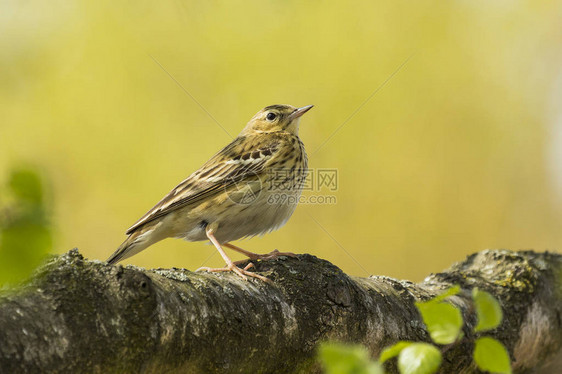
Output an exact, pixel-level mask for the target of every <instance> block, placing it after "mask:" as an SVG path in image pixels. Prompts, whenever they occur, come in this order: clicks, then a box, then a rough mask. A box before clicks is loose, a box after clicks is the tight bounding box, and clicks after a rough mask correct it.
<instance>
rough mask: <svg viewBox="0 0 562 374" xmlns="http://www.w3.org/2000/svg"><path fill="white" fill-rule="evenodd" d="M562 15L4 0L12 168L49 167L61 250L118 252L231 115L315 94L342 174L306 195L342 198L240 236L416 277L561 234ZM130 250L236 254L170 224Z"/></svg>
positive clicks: (499, 9) (2, 51)
mask: <svg viewBox="0 0 562 374" xmlns="http://www.w3.org/2000/svg"><path fill="white" fill-rule="evenodd" d="M561 19H562V3H561V2H556V1H543V2H531V1H518V2H508V1H499V2H484V1H449V2H445V1H440V2H439V1H418V2H411V1H392V2H388V1H375V2H373V1H352V2H342V1H327V2H304V1H246V2H217V1H205V2H195V1H179V0H178V1H160V2H147V1H137V2H113V1H84V2H78V1H75V2H66V1H52V2H48V3H47V2H42V1H27V2H17V1H8V2H2V3H0V56H1V58H0V178H4V177H6V176H7V175H8V171H9V170H10V168H11V167H12V166H13V165H15V164H18V163H21V162H25V163H31V164H35V165H38V166H39V167H40V168H41V169H42V170H43V171H44V174H45V176H47V177H48V178H50V180H51V195H52V196H53V200H54V206H53V214H54V217H53V219H54V222H55V224H56V233H55V248H57V251H58V252H59V253H62V252H64V251H67V250H69V249H70V248H73V247H79V249H80V250H81V252H82V253H83V254H84V255H85V256H86V257H88V258H92V259H102V260H105V259H106V258H107V257H108V256H109V255H110V254H111V253H112V252H113V251H114V249H115V248H116V247H117V246H118V245H119V244H120V243H121V242H122V241H123V240H124V239H125V236H124V231H125V230H126V229H127V228H128V227H129V226H130V225H131V224H133V223H134V222H135V221H136V219H137V218H139V217H140V216H141V215H142V214H144V213H145V212H146V211H147V210H148V209H149V208H150V207H152V206H153V205H154V204H155V203H156V202H157V201H158V200H159V199H160V198H161V197H163V195H164V194H165V193H167V192H168V191H169V190H170V189H171V188H172V187H174V186H175V185H176V184H177V183H179V182H180V181H181V180H182V179H184V178H185V177H186V176H187V175H189V174H190V173H191V172H192V171H194V170H195V169H196V168H198V167H199V166H200V165H201V164H202V163H203V162H205V161H206V160H207V159H208V158H209V157H210V156H211V155H212V154H214V153H215V152H216V151H218V150H219V149H220V148H221V147H222V146H224V145H226V144H227V143H228V142H229V141H230V140H231V139H230V137H229V136H228V135H227V132H228V133H230V134H231V135H233V136H235V135H236V134H238V132H239V131H240V130H241V129H242V127H243V126H244V125H245V124H246V122H247V121H248V120H249V119H250V118H251V117H252V116H253V115H254V114H255V112H257V111H258V110H259V109H261V108H262V107H264V106H267V105H270V104H279V103H286V104H292V105H295V106H303V105H308V104H314V105H315V107H314V109H313V110H312V111H310V112H309V113H307V114H306V116H305V117H303V120H302V121H301V131H300V136H301V139H302V140H303V142H304V143H305V145H306V146H307V150H308V153H309V165H310V167H311V168H330V169H337V170H338V189H337V191H334V192H332V191H325V190H323V191H320V192H319V191H311V192H307V194H309V195H310V194H315V193H316V194H318V193H322V194H333V195H335V196H336V197H337V203H336V204H306V205H302V206H300V207H299V208H298V209H297V211H296V212H295V214H294V216H293V217H292V219H291V220H290V221H289V222H288V224H287V225H286V226H285V227H283V228H282V229H281V230H279V231H276V232H274V233H272V234H269V235H266V236H264V237H262V238H254V239H251V240H246V241H242V242H238V244H239V245H240V246H242V247H244V248H246V249H248V250H253V251H256V252H262V253H264V252H269V251H271V250H272V249H274V248H278V249H279V250H285V251H287V250H290V251H294V252H308V253H311V254H314V255H316V256H319V257H322V258H325V259H327V260H329V261H331V262H333V263H335V264H337V265H338V266H340V267H341V268H342V269H343V270H344V271H346V272H348V273H350V274H353V275H359V276H366V275H368V274H385V275H389V276H394V277H401V278H408V279H412V280H420V279H422V278H423V277H424V276H425V275H427V274H429V273H430V272H437V271H440V270H441V269H443V268H445V267H447V266H449V265H450V264H451V263H452V262H454V261H458V260H462V259H463V258H464V256H465V255H466V254H468V253H471V252H474V251H479V250H482V249H486V248H510V249H525V248H534V249H536V250H546V249H549V250H556V249H557V248H561V247H562V232H561V230H560V222H561V219H562V209H561V208H562V166H561V164H562V162H561V161H562V107H561V105H560V104H561V103H562V28H561V27H560V20H561ZM160 65H161V66H160ZM168 73H169V74H170V75H171V77H170V75H168ZM172 77H173V78H172ZM174 79H175V80H177V82H178V83H179V84H181V86H183V87H184V89H185V90H186V91H187V92H188V93H189V94H187V93H186V92H184V91H183V90H182V88H180V87H179V85H178V84H177V83H176V82H175V81H174ZM189 95H192V97H193V98H192V97H190V96H189ZM198 103H199V104H200V105H199V104H198ZM202 107H203V108H204V109H202ZM207 112H208V113H207ZM213 118H214V119H213ZM215 120H216V121H215ZM217 122H218V124H217ZM219 124H220V126H222V127H224V129H225V130H226V132H225V131H223V129H221V127H220V126H219ZM326 141H327V142H326ZM233 257H234V258H238V257H237V256H235V255H234V254H233ZM125 263H131V264H135V265H139V266H144V267H172V266H175V267H186V268H189V269H195V268H197V267H199V266H201V265H203V264H204V265H206V266H222V265H223V261H222V259H221V258H220V256H219V255H218V253H216V250H215V249H214V248H213V247H212V246H209V245H206V244H204V243H201V242H199V243H187V242H183V241H179V240H173V239H168V240H165V241H163V242H160V243H158V244H156V245H154V246H153V247H151V248H149V249H148V250H146V251H144V252H142V253H141V254H139V255H136V256H135V257H133V258H131V259H128V260H126V261H125Z"/></svg>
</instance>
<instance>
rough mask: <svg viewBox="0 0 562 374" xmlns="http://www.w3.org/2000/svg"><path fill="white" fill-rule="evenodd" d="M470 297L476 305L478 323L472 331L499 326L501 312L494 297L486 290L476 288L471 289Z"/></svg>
mask: <svg viewBox="0 0 562 374" xmlns="http://www.w3.org/2000/svg"><path fill="white" fill-rule="evenodd" d="M472 299H473V300H474V306H475V307H476V315H477V317H478V324H477V325H476V328H475V329H474V331H486V330H492V329H495V328H496V327H498V326H499V324H500V323H501V321H502V317H503V313H502V308H501V306H500V303H498V301H497V300H496V298H495V297H493V296H492V295H490V294H489V293H488V292H486V291H480V290H479V289H478V288H474V289H473V290H472Z"/></svg>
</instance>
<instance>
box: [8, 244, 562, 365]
mask: <svg viewBox="0 0 562 374" xmlns="http://www.w3.org/2000/svg"><path fill="white" fill-rule="evenodd" d="M255 265H256V266H255V267H256V270H257V271H259V272H260V273H261V274H263V275H265V276H267V277H269V278H270V279H271V280H273V284H268V283H264V282H262V281H259V280H250V281H243V280H241V279H240V278H238V277H237V276H235V275H231V274H218V275H217V274H207V273H193V272H190V271H188V270H183V269H170V270H163V269H155V270H145V269H141V268H137V267H133V266H127V267H122V266H119V265H118V266H109V265H107V264H106V263H104V262H100V261H88V260H84V259H83V257H82V256H81V255H80V254H79V253H78V251H77V250H72V251H70V252H68V253H66V254H64V255H61V256H57V257H54V258H53V259H51V260H50V261H49V262H48V263H47V264H46V265H44V266H43V267H42V268H41V269H40V270H39V271H38V272H37V273H36V274H35V275H34V276H33V278H32V279H31V280H30V281H29V282H28V283H27V284H26V285H24V286H21V287H20V288H18V289H16V290H13V291H10V292H7V293H4V294H2V295H0V372H1V373H34V372H42V373H67V372H68V373H81V372H88V373H89V372H96V373H112V372H115V373H138V372H143V373H168V372H169V373H206V372H208V373H314V372H320V368H319V366H318V364H317V362H316V360H315V351H316V348H317V346H318V344H319V342H321V341H324V340H339V341H344V342H352V343H360V344H364V345H365V346H367V347H368V348H369V349H370V351H371V352H372V354H373V356H374V357H376V356H377V355H378V354H379V353H380V351H381V350H382V349H383V348H384V347H386V346H389V345H391V344H393V343H395V342H396V341H398V340H414V341H430V339H429V336H428V333H427V331H426V329H425V327H424V325H423V323H422V321H421V318H420V316H419V314H418V312H417V310H416V308H415V305H414V302H415V301H417V300H426V299H428V298H431V297H433V296H435V295H437V294H439V293H440V292H441V291H442V290H444V289H446V288H448V287H450V286H452V285H454V284H459V285H461V287H462V290H463V291H462V292H461V294H459V295H458V296H455V297H453V298H452V302H453V303H455V304H456V305H458V306H459V307H460V308H461V310H462V312H463V315H464V318H465V321H467V323H466V326H465V327H464V331H463V332H464V335H465V338H464V339H463V340H462V341H461V342H460V343H458V344H455V345H452V346H450V347H443V351H444V357H445V359H444V362H443V366H442V369H441V372H444V373H469V372H476V369H475V367H474V365H473V363H472V359H471V354H470V352H471V351H472V347H473V342H474V339H475V335H474V334H473V333H472V332H471V331H472V329H473V327H474V325H475V322H476V320H475V315H474V310H473V308H472V306H471V302H470V290H471V289H472V288H473V287H479V288H480V289H484V290H487V291H489V292H491V293H492V294H493V295H495V296H496V297H497V298H498V299H499V300H500V303H501V305H502V308H503V312H504V320H503V322H502V324H501V325H500V327H498V328H497V329H496V330H494V331H493V332H492V333H491V335H492V336H494V337H495V338H497V339H499V340H500V341H502V342H503V343H504V344H505V345H506V347H507V348H508V350H509V353H510V355H511V358H512V361H513V368H514V371H515V372H517V373H527V372H538V370H539V369H538V368H539V367H541V366H544V364H548V362H549V361H551V360H553V359H557V358H559V353H560V351H561V348H562V322H561V316H562V255H558V254H553V253H536V252H532V251H527V252H511V251H507V250H495V251H484V252H480V253H476V254H473V255H471V256H469V257H468V258H467V259H466V260H464V261H463V262H460V263H457V264H454V265H453V266H452V267H451V268H450V269H448V270H446V271H444V272H442V273H439V274H432V275H430V276H429V277H427V278H426V279H425V280H424V281H423V282H421V283H417V284H415V283H412V282H408V281H400V280H395V279H391V278H388V277H382V276H372V277H370V278H356V277H351V276H348V275H346V274H344V273H343V272H342V271H341V270H340V269H339V268H337V267H336V266H334V265H332V264H331V263H329V262H327V261H325V260H321V259H318V258H316V257H313V256H310V255H299V256H298V258H284V257H282V258H280V259H278V260H274V261H265V262H257V263H256V264H255ZM388 369H389V370H390V371H391V372H392V371H395V370H396V368H395V367H393V366H392V364H391V366H389V367H388ZM554 370H556V368H555V369H554ZM553 372H556V371H553Z"/></svg>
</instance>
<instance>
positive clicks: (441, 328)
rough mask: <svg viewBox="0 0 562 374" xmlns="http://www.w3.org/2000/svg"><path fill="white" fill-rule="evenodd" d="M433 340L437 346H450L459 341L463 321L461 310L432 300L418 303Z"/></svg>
mask: <svg viewBox="0 0 562 374" xmlns="http://www.w3.org/2000/svg"><path fill="white" fill-rule="evenodd" d="M416 306H417V308H418V310H419V311H420V313H421V315H422V318H423V322H424V323H425V325H426V326H427V330H428V331H429V335H430V336H431V339H433V341H434V342H435V343H437V344H450V343H453V342H454V341H455V340H457V338H458V336H459V333H460V330H461V328H462V324H463V320H462V315H461V312H460V310H458V309H457V308H456V307H454V306H453V305H451V304H448V303H445V302H435V301H434V300H430V301H427V302H423V303H420V302H418V303H416Z"/></svg>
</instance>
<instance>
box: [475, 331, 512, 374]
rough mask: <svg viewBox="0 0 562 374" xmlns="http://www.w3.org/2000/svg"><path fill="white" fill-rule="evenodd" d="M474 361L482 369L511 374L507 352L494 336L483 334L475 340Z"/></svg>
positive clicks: (500, 373)
mask: <svg viewBox="0 0 562 374" xmlns="http://www.w3.org/2000/svg"><path fill="white" fill-rule="evenodd" d="M474 361H475V362H476V365H478V368H480V370H482V371H489V372H490V373H498V374H511V364H510V361H509V354H508V353H507V350H506V349H505V347H504V345H503V344H502V343H500V342H499V341H497V340H496V339H494V338H490V337H488V336H484V337H482V338H478V339H477V340H476V346H475V347H474Z"/></svg>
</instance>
